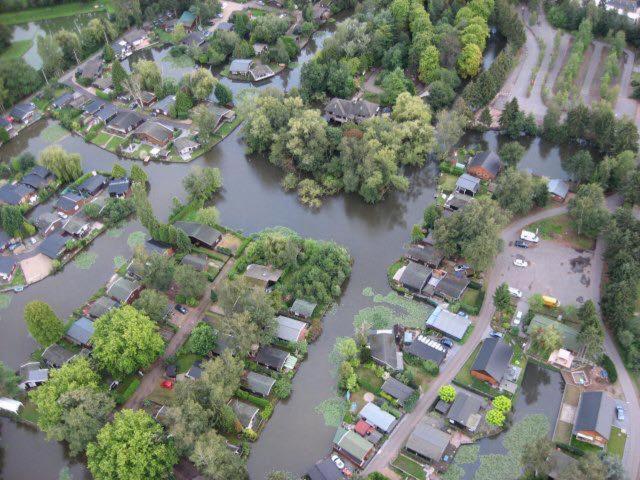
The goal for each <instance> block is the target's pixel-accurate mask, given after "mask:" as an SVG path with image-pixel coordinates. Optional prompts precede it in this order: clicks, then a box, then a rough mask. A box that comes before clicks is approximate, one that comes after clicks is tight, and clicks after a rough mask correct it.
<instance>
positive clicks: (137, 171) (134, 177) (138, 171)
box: [130, 165, 148, 186]
mask: <svg viewBox="0 0 640 480" xmlns="http://www.w3.org/2000/svg"><path fill="white" fill-rule="evenodd" d="M130 177H131V181H132V182H134V183H137V184H140V185H143V186H144V185H146V183H147V181H148V178H147V173H146V172H145V171H144V170H143V169H142V168H141V167H139V166H138V165H132V166H131V175H130Z"/></svg>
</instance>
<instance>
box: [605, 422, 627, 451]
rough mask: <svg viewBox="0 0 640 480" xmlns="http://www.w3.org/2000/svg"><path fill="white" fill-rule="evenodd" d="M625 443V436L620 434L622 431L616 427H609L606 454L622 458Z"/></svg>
mask: <svg viewBox="0 0 640 480" xmlns="http://www.w3.org/2000/svg"><path fill="white" fill-rule="evenodd" d="M626 442H627V434H626V433H622V430H620V429H619V428H618V427H611V435H610V437H609V443H607V452H609V453H610V454H611V455H615V456H616V457H618V458H622V456H623V455H624V444H625V443H626Z"/></svg>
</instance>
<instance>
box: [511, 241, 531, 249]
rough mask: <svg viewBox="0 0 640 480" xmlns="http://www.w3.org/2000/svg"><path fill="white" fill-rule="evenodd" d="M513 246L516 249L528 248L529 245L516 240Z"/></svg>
mask: <svg viewBox="0 0 640 480" xmlns="http://www.w3.org/2000/svg"><path fill="white" fill-rule="evenodd" d="M514 245H515V246H516V247H518V248H529V244H528V243H527V242H525V241H524V240H516V241H515V243H514Z"/></svg>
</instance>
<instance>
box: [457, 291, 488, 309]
mask: <svg viewBox="0 0 640 480" xmlns="http://www.w3.org/2000/svg"><path fill="white" fill-rule="evenodd" d="M483 300H484V297H483V296H482V295H481V290H476V289H475V288H467V289H466V290H465V291H464V293H463V294H462V303H465V304H467V305H469V306H472V307H478V308H480V307H482V301H483Z"/></svg>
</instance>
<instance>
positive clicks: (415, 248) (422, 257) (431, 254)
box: [404, 245, 444, 268]
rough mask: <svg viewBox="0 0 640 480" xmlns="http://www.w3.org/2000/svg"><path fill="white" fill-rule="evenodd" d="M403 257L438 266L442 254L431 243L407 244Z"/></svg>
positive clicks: (429, 265)
mask: <svg viewBox="0 0 640 480" xmlns="http://www.w3.org/2000/svg"><path fill="white" fill-rule="evenodd" d="M404 257H405V258H407V259H409V260H412V261H413V262H416V263H420V264H422V265H426V266H428V267H431V268H438V267H439V266H440V264H441V263H442V260H443V259H444V254H443V253H442V252H441V251H440V250H438V249H437V248H435V247H434V246H433V245H409V247H407V249H406V250H405V254H404Z"/></svg>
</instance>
